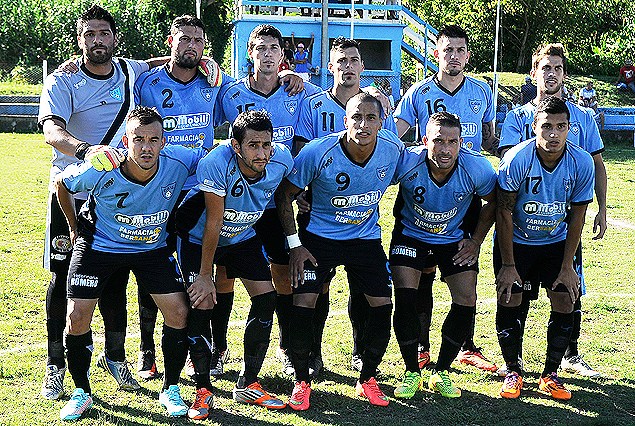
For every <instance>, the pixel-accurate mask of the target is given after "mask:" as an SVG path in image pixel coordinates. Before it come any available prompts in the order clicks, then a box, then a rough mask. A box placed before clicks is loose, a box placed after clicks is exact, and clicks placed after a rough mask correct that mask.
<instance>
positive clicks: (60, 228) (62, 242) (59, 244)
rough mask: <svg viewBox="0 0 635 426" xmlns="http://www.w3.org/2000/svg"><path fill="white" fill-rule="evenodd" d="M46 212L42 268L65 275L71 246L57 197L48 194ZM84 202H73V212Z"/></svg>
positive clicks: (68, 232)
mask: <svg viewBox="0 0 635 426" xmlns="http://www.w3.org/2000/svg"><path fill="white" fill-rule="evenodd" d="M48 201H49V204H48V209H47V211H46V231H45V238H44V268H46V269H48V270H49V271H51V272H56V273H63V274H66V271H68V265H69V263H70V261H71V255H72V252H73V245H72V244H71V237H70V231H69V229H68V222H66V217H65V216H64V212H62V209H61V208H60V205H59V203H58V202H57V196H56V195H55V194H53V193H51V194H49V200H48ZM85 201H86V200H77V199H75V200H74V204H75V211H76V212H77V211H79V209H80V208H81V207H82V205H83V204H84V202H85Z"/></svg>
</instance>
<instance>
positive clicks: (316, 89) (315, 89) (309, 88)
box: [304, 64, 322, 97]
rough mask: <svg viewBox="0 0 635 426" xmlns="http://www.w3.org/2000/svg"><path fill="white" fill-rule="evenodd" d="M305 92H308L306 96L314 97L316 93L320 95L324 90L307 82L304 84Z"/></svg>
mask: <svg viewBox="0 0 635 426" xmlns="http://www.w3.org/2000/svg"><path fill="white" fill-rule="evenodd" d="M309 65H310V64H309ZM304 91H305V92H306V95H307V97H308V96H313V95H315V94H316V93H320V92H321V91H322V88H321V87H318V86H316V85H315V84H312V83H308V82H305V83H304Z"/></svg>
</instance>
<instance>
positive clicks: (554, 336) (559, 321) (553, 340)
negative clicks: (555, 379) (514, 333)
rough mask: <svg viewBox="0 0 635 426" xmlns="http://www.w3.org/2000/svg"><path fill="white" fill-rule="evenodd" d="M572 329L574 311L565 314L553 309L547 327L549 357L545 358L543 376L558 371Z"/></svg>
mask: <svg viewBox="0 0 635 426" xmlns="http://www.w3.org/2000/svg"><path fill="white" fill-rule="evenodd" d="M572 329H573V312H571V313H569V314H563V313H561V312H554V311H551V316H550V317H549V326H548V327H547V359H546V360H545V369H544V370H543V372H542V377H545V376H547V375H548V374H549V373H555V372H556V371H558V367H560V362H562V357H563V356H564V351H565V350H566V349H567V345H568V344H569V338H571V330H572Z"/></svg>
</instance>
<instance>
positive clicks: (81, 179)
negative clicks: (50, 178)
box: [62, 161, 107, 194]
mask: <svg viewBox="0 0 635 426" xmlns="http://www.w3.org/2000/svg"><path fill="white" fill-rule="evenodd" d="M105 173H107V172H98V171H97V170H95V168H93V167H92V164H91V163H90V162H89V161H84V162H81V163H74V164H71V165H69V166H68V167H66V168H65V169H64V171H63V172H62V183H63V184H64V187H66V189H67V190H68V192H70V193H71V194H75V193H77V192H83V191H88V192H90V191H92V190H93V189H94V188H95V186H96V185H97V182H98V181H99V179H100V178H101V177H103V176H104V174H105Z"/></svg>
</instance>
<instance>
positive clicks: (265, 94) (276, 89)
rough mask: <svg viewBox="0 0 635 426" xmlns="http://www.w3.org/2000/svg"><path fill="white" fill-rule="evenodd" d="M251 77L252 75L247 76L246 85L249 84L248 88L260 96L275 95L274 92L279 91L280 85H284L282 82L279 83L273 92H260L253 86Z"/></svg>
mask: <svg viewBox="0 0 635 426" xmlns="http://www.w3.org/2000/svg"><path fill="white" fill-rule="evenodd" d="M249 77H250V76H247V77H245V86H247V88H248V89H249V90H251V91H252V92H254V93H255V94H256V95H258V96H262V97H263V98H268V97H270V96H271V95H273V94H274V93H276V92H277V91H278V89H280V87H282V86H281V85H280V83H278V85H277V86H276V87H275V88H274V89H273V90H272V91H271V92H269V93H262V92H259V91H257V90H256V89H253V88H252V87H251V80H250V79H249Z"/></svg>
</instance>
